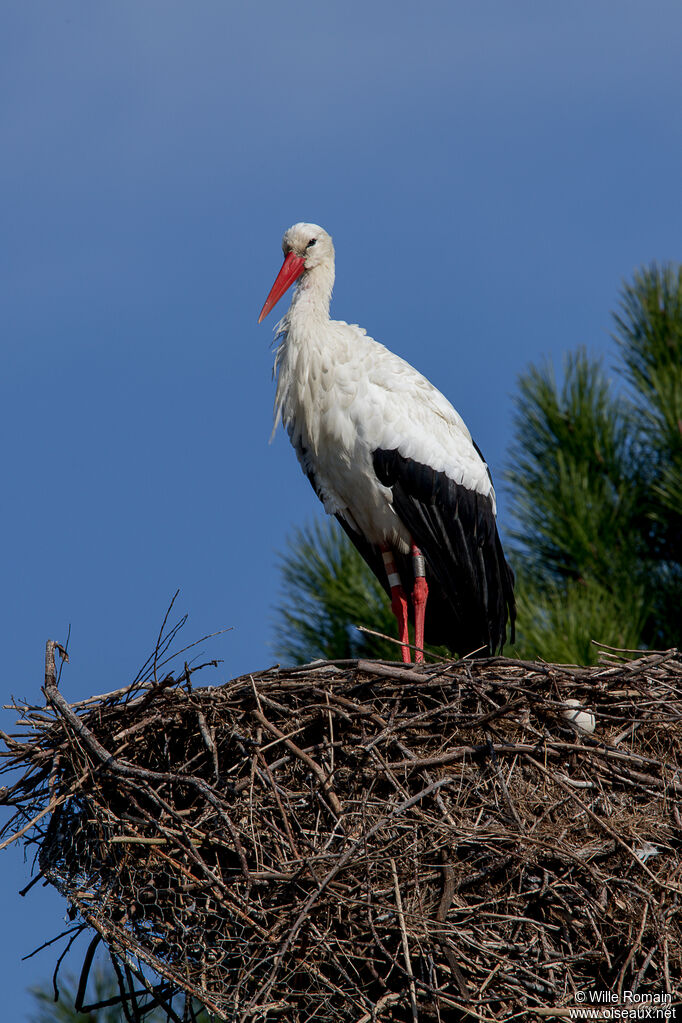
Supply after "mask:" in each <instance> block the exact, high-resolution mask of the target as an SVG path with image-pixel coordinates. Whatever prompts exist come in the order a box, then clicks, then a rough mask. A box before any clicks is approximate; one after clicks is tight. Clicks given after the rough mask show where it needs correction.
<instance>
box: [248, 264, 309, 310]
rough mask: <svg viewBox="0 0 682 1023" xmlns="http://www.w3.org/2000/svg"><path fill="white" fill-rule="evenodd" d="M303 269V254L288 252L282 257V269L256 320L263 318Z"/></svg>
mask: <svg viewBox="0 0 682 1023" xmlns="http://www.w3.org/2000/svg"><path fill="white" fill-rule="evenodd" d="M304 270H305V259H304V257H303V256H295V255H294V253H293V252H288V253H287V254H286V256H285V257H284V262H283V263H282V269H281V270H280V272H279V273H278V274H277V277H276V279H275V283H274V284H273V285H272V287H271V288H270V294H269V295H268V297H267V298H266V299H265V305H264V306H263V308H262V309H261V311H260V316H259V317H258V322H259V323H260V322H261V320H264V319H265V317H266V316H267V315H268V313H269V312H270V310H271V309H272V307H273V306H274V305H276V303H277V302H279V300H280V298H281V297H282V295H283V294H284V292H285V291H286V290H287V288H290V287H291V285H292V284H293V283H294V281H296V280H298V278H299V277H300V276H301V274H302V273H303V271H304Z"/></svg>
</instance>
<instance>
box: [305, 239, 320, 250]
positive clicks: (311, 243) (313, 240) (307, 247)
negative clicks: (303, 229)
mask: <svg viewBox="0 0 682 1023" xmlns="http://www.w3.org/2000/svg"><path fill="white" fill-rule="evenodd" d="M316 241H317V238H311V239H310V241H309V242H308V244H307V245H306V249H309V248H310V246H311V245H314V244H315V242H316Z"/></svg>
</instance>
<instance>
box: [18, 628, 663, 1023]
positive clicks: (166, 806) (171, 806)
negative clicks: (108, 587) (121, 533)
mask: <svg viewBox="0 0 682 1023" xmlns="http://www.w3.org/2000/svg"><path fill="white" fill-rule="evenodd" d="M53 646H54V644H52V647H53ZM157 660H158V658H157V659H155V661H154V663H153V664H152V663H151V662H150V664H149V665H148V666H147V670H146V672H143V673H142V674H141V675H140V676H139V677H138V679H137V680H136V681H135V682H134V683H133V684H132V685H131V686H128V687H127V688H125V689H121V690H120V691H119V692H115V693H110V694H107V695H104V696H101V697H93V698H91V699H89V700H86V701H83V702H81V703H77V704H68V703H67V702H66V700H65V699H64V697H63V696H62V695H61V693H60V691H59V689H58V687H57V685H56V681H55V676H54V667H53V659H52V650H51V645H50V644H48V660H47V670H46V680H45V681H46V685H45V694H46V697H47V705H46V706H45V707H41V708H37V707H27V706H24V705H17V709H18V710H19V711H20V712H21V714H22V722H21V723H22V725H23V726H25V727H27V729H28V731H25V732H23V733H20V734H17V735H14V736H12V737H10V736H3V738H4V742H5V745H6V750H5V752H4V753H3V755H4V757H5V758H6V760H5V767H4V768H3V770H9V769H10V768H16V767H20V768H22V769H23V771H24V774H23V777H22V778H21V780H20V781H18V782H17V783H16V784H14V785H13V786H12V787H11V788H8V787H5V789H4V790H0V802H4V803H5V804H9V805H13V807H14V810H15V812H14V816H13V817H12V819H11V820H9V821H8V822H7V824H6V825H5V828H4V832H2V833H0V837H5V838H6V843H5V844H7V842H8V841H11V840H12V838H13V837H17V836H19V837H23V839H24V840H25V841H27V842H28V843H30V844H31V843H32V844H34V845H37V847H38V857H37V864H38V876H40V877H44V878H46V879H47V880H48V881H49V882H50V883H51V884H53V885H54V886H55V887H57V888H58V890H59V891H60V892H61V893H62V894H63V895H64V896H65V897H66V899H67V900H68V902H69V904H70V907H71V913H72V918H73V919H74V920H75V921H76V922H75V923H74V925H73V930H74V931H75V932H79V931H80V930H82V929H86V931H87V930H89V929H92V930H93V931H94V932H95V934H94V939H95V940H94V941H93V942H92V943H91V946H90V948H89V950H88V954H87V956H86V957H85V958H86V962H85V964H84V967H83V975H82V977H81V990H80V992H79V997H80V996H81V995H82V993H83V991H84V987H85V980H84V978H85V979H87V970H88V969H89V964H90V962H91V961H92V952H93V949H94V945H95V944H96V942H97V941H103V942H104V943H105V945H106V947H107V948H108V950H109V952H110V954H111V956H112V959H113V962H114V965H115V967H116V970H117V974H118V976H119V981H120V984H121V998H122V1005H123V1007H124V1009H125V1012H126V1014H127V1016H128V1018H129V1019H137V1018H140V1017H141V1016H143V1015H144V1011H145V1010H146V1008H149V1007H150V1006H151V1005H153V1004H162V1005H163V1006H164V1007H165V1008H166V1010H167V1012H168V1013H169V1016H170V1018H172V1019H175V1020H178V1021H179V1020H180V1014H179V1013H180V1012H181V1010H180V1009H178V995H180V996H182V997H184V998H185V999H186V1006H185V1010H184V1011H185V1018H189V1016H191V1014H192V1012H193V1011H194V1010H193V1008H192V1006H195V1005H196V1004H197V1003H198V1004H200V1005H203V1006H206V1007H207V1008H208V1010H209V1011H210V1012H213V1013H215V1014H216V1015H217V1016H218V1017H219V1018H222V1019H229V1020H235V1021H236V1020H239V1021H243V1023H247V1021H252V1020H262V1019H265V1018H267V1019H268V1020H278V1019H283V1020H286V1021H287V1023H304V1021H309V1020H310V1021H312V1020H315V1021H331V1020H334V1021H339V1020H349V1021H350V1020H352V1021H353V1023H370V1021H372V1020H405V1021H416V1020H422V1021H431V1020H434V1021H435V1020H458V1019H467V1020H473V1019H477V1020H482V1021H485V1020H506V1019H508V1018H510V1017H511V1016H512V1015H514V1014H519V1013H520V1014H521V1015H523V1013H524V1011H525V1012H527V1013H529V1014H530V1016H531V1017H532V1018H537V1017H538V1016H540V1015H542V1014H543V1010H545V1014H547V1011H548V1010H549V1009H556V1008H558V1007H561V1006H570V1005H574V1004H575V1001H574V999H575V996H576V993H577V992H583V993H584V992H586V991H590V990H596V991H599V990H601V991H608V992H611V993H612V994H613V995H615V996H619V997H620V996H623V997H625V995H624V993H625V992H627V991H630V992H634V993H635V995H636V996H637V997H641V998H642V999H643V1000H646V999H647V998H653V997H654V996H658V997H659V998H661V997H663V998H667V999H669V1000H672V1002H673V1004H674V1001H675V999H676V998H677V997H679V996H680V994H681V992H682V933H681V930H682V928H681V924H680V913H679V903H680V896H681V895H682V876H681V874H682V866H681V862H680V858H679V845H680V837H681V836H682V816H681V812H680V808H681V806H682V774H681V772H680V767H681V763H682V760H681V755H680V754H681V748H680V747H681V745H682V743H681V737H682V728H681V725H680V719H681V715H682V661H681V660H680V657H679V655H678V654H677V651H674V650H672V651H669V652H667V653H657V654H651V655H648V656H643V657H642V656H638V657H637V658H636V659H628V655H627V654H625V653H622V654H618V655H616V654H611V655H610V659H609V660H608V663H604V664H602V665H600V666H598V667H595V668H577V667H570V666H565V665H549V664H544V663H525V662H520V661H513V660H508V659H504V658H492V659H488V660H482V661H475V662H474V661H459V662H455V663H443V664H437V665H433V664H431V665H426V666H422V667H420V668H405V667H403V666H399V665H396V664H390V663H386V662H374V661H372V662H366V661H359V662H358V661H353V662H336V663H333V664H332V663H321V662H320V663H313V664H310V665H306V666H304V667H299V668H293V669H289V670H283V669H280V668H273V669H270V670H268V671H264V672H259V673H254V674H252V675H247V676H244V677H241V678H237V679H235V680H233V681H231V682H228V683H227V684H225V685H220V686H216V687H208V688H197V687H196V685H195V682H196V672H197V671H198V670H199V669H198V668H190V667H188V666H187V665H185V669H184V671H183V672H182V673H181V674H179V676H178V677H174V676H172V675H167V676H165V677H160V676H161V673H160V672H159V671H158V670H157ZM204 667H205V666H204ZM571 700H572V701H577V704H578V705H579V706H577V705H576V704H573V705H572V706H567V702H568V701H571ZM580 715H582V716H580ZM594 724H596V728H595V730H594V732H593V733H592V732H591V731H590V729H591V727H592V725H594ZM67 937H68V941H69V942H70V941H72V940H73V934H71V932H69V935H68V936H67ZM150 971H151V972H150ZM579 997H581V996H579ZM81 1001H82V998H81ZM564 1014H565V1013H564Z"/></svg>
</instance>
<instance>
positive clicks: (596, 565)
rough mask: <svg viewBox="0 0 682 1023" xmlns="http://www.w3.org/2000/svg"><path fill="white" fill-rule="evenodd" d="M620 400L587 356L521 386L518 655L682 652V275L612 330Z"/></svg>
mask: <svg viewBox="0 0 682 1023" xmlns="http://www.w3.org/2000/svg"><path fill="white" fill-rule="evenodd" d="M614 321H615V327H616V330H615V333H614V339H615V341H616V343H617V346H618V355H619V356H620V361H619V363H617V365H616V372H617V374H618V376H619V377H620V378H621V381H622V384H621V386H620V388H617V387H615V386H614V385H612V384H611V383H610V382H609V381H608V380H607V378H606V375H605V373H604V371H603V368H602V365H601V363H600V362H599V360H596V359H590V358H589V357H588V356H587V354H586V353H585V351H584V350H582V349H580V350H578V351H577V352H576V353H574V354H572V355H569V356H568V358H567V359H566V362H565V366H564V380H563V383H562V384H561V386H560V385H558V384H557V382H556V380H555V378H554V375H553V373H552V370H551V368H549V367H547V366H545V367H543V368H541V369H538V368H536V367H531V369H530V370H529V371H528V372H527V373H526V374H524V376H523V377H522V378H521V381H520V387H519V396H518V398H517V411H516V418H515V440H514V444H513V446H512V451H511V459H510V463H511V466H512V468H510V470H509V471H508V473H507V482H508V485H509V489H510V491H511V497H512V512H513V515H514V518H515V519H516V527H515V528H514V529H513V531H512V543H513V560H514V564H515V567H516V569H517V575H518V591H519V622H518V635H519V643H518V652H519V653H522V654H523V655H524V656H542V657H544V658H546V659H547V660H572V661H576V662H580V663H586V662H588V661H590V660H595V659H596V656H597V653H598V651H597V650H596V649H595V648H594V646H593V645H592V644H591V640H592V639H596V640H598V641H599V642H603V643H607V644H610V645H613V646H620V647H637V646H641V645H646V646H667V645H673V644H676V643H679V642H680V639H681V638H682V637H681V622H680V614H679V607H680V599H681V598H682V585H681V583H682V528H681V524H682V518H681V514H680V509H682V505H681V504H680V499H681V498H682V493H681V489H682V269H680V268H673V267H672V266H668V267H664V268H659V267H657V266H656V265H653V266H652V267H650V268H647V269H645V270H642V271H641V272H640V273H638V274H636V275H635V278H634V280H633V282H632V284H628V285H626V286H625V287H624V289H623V292H622V296H621V302H620V306H619V310H618V312H617V313H616V314H615V316H614Z"/></svg>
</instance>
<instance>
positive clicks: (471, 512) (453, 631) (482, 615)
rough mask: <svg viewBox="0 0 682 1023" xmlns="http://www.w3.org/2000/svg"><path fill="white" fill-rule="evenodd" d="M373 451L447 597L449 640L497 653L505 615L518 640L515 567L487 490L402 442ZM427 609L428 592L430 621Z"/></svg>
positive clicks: (461, 648) (463, 649)
mask: <svg viewBox="0 0 682 1023" xmlns="http://www.w3.org/2000/svg"><path fill="white" fill-rule="evenodd" d="M373 459H374V470H375V472H376V474H377V477H378V478H379V480H380V482H381V483H383V484H384V486H387V487H390V488H391V491H392V493H393V507H394V508H395V511H396V514H397V515H398V518H399V519H400V520H401V522H402V523H403V524H404V525H405V526H406V527H407V529H408V530H409V531H410V534H411V536H412V539H413V541H414V543H416V545H417V546H418V547H419V548H420V549H421V551H422V553H423V554H424V557H425V559H426V563H427V566H428V568H429V569H430V574H431V575H432V576H433V577H434V578H435V580H436V581H437V582H438V584H439V589H440V591H441V593H442V594H443V595H444V597H445V600H446V601H447V603H448V605H449V611H450V614H449V626H448V633H447V636H446V637H444V641H445V642H446V643H447V645H448V646H449V647H451V649H453V650H455V651H457V652H458V653H459V654H462V655H463V654H466V653H469V652H470V651H472V650H476V649H478V648H483V650H482V651H481V652H482V653H483V654H488V653H496V652H497V651H498V650H501V649H502V647H503V645H504V643H505V642H506V640H507V622H508V621H509V622H510V625H511V639H512V642H513V641H514V621H515V618H516V603H515V600H514V575H513V573H512V570H511V568H510V567H509V565H508V564H507V561H506V559H505V556H504V552H503V550H502V544H501V542H500V537H499V534H498V532H497V523H496V521H495V514H494V511H493V506H492V502H491V500H490V498H489V497H486V496H485V495H484V494H479V493H478V492H477V491H475V490H469V489H467V488H466V487H464V486H462V485H461V484H459V483H455V482H454V480H451V479H450V478H449V477H448V476H446V475H445V473H443V472H436V470H434V469H432V468H430V466H428V465H424V464H423V463H421V462H415V461H414V460H413V459H411V458H405V457H404V456H403V455H401V454H400V452H399V451H397V450H392V451H387V450H384V449H381V448H379V449H377V450H376V451H375V452H374V456H373ZM375 571H376V570H375ZM430 609H431V595H430V594H429V603H428V604H427V610H426V619H427V624H428V620H429V613H430ZM439 617H440V616H439ZM441 641H443V640H441Z"/></svg>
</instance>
